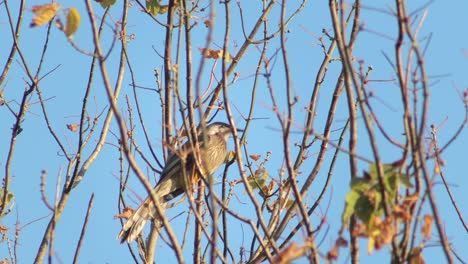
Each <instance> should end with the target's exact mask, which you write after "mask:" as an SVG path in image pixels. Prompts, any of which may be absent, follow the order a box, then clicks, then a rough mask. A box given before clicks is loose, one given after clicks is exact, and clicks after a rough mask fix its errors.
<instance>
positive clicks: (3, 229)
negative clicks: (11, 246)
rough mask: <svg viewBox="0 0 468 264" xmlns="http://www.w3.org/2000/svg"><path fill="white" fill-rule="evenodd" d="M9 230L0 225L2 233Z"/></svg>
mask: <svg viewBox="0 0 468 264" xmlns="http://www.w3.org/2000/svg"><path fill="white" fill-rule="evenodd" d="M7 230H8V227H6V226H4V225H0V233H5V231H7Z"/></svg>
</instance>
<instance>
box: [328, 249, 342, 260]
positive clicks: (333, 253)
mask: <svg viewBox="0 0 468 264" xmlns="http://www.w3.org/2000/svg"><path fill="white" fill-rule="evenodd" d="M338 253H339V250H338V247H337V246H334V247H333V248H332V249H330V251H328V253H327V260H328V261H331V260H337V259H338Z"/></svg>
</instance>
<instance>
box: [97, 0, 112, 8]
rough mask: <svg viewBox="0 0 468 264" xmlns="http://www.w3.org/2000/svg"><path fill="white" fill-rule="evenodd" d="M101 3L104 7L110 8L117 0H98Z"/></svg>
mask: <svg viewBox="0 0 468 264" xmlns="http://www.w3.org/2000/svg"><path fill="white" fill-rule="evenodd" d="M96 2H98V3H99V4H101V6H102V8H108V7H110V6H113V5H114V4H115V0H96Z"/></svg>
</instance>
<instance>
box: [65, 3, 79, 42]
mask: <svg viewBox="0 0 468 264" xmlns="http://www.w3.org/2000/svg"><path fill="white" fill-rule="evenodd" d="M79 26H80V14H79V13H78V10H76V8H74V7H72V8H70V9H68V16H67V26H66V27H65V35H67V37H69V38H70V37H71V36H72V35H73V34H75V32H76V30H77V29H78V27H79Z"/></svg>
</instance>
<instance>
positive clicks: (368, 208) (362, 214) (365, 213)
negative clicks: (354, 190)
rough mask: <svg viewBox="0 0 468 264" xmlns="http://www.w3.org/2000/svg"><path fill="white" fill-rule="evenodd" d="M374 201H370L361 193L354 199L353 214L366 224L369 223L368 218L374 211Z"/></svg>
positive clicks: (370, 217) (369, 218)
mask: <svg viewBox="0 0 468 264" xmlns="http://www.w3.org/2000/svg"><path fill="white" fill-rule="evenodd" d="M375 206H376V205H375V202H372V201H371V200H370V199H369V198H368V197H366V196H365V195H363V194H361V195H360V196H359V198H358V199H357V201H356V205H355V208H354V209H355V214H356V216H357V217H358V218H359V219H360V220H361V221H363V222H364V223H365V224H366V225H367V226H369V224H370V220H371V219H372V216H373V215H374V212H375Z"/></svg>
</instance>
